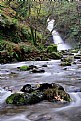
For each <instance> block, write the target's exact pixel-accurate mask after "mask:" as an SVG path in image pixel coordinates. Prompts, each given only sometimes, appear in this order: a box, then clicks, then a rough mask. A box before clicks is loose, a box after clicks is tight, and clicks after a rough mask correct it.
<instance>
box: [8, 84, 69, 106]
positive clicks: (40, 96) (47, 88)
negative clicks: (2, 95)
mask: <svg viewBox="0 0 81 121" xmlns="http://www.w3.org/2000/svg"><path fill="white" fill-rule="evenodd" d="M20 91H22V92H23V93H14V94H11V95H10V96H9V97H8V98H7V99H6V103H7V104H15V105H29V104H35V103H38V102H40V101H43V100H47V101H52V102H57V101H60V102H62V101H66V102H70V101H71V98H70V96H69V94H68V93H66V92H65V91H64V88H63V87H62V86H60V85H59V84H55V83H51V84H49V83H43V84H38V85H35V86H32V85H30V84H26V85H24V86H23V88H22V89H21V90H20Z"/></svg>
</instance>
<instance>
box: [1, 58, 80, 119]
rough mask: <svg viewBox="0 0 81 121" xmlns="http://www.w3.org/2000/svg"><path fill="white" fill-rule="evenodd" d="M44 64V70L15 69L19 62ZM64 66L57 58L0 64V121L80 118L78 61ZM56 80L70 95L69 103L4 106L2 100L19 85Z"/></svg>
mask: <svg viewBox="0 0 81 121" xmlns="http://www.w3.org/2000/svg"><path fill="white" fill-rule="evenodd" d="M32 64H33V65H36V66H38V67H41V66H42V65H43V64H47V67H43V68H44V69H45V73H30V72H29V71H19V70H18V69H17V67H20V66H22V65H32ZM64 68H65V67H61V66H60V60H51V61H42V62H41V61H26V62H19V63H12V64H3V65H0V121H5V120H6V121H81V92H80V91H81V62H80V61H77V64H72V66H67V69H66V70H65V69H64ZM45 82H47V83H51V82H54V83H58V84H60V85H62V86H63V87H64V88H65V90H66V92H68V93H69V94H70V96H71V98H72V102H71V103H68V104H67V103H53V102H47V101H42V102H40V103H37V104H34V105H29V106H14V105H7V104H6V103H5V99H6V98H7V97H8V96H9V95H10V94H11V93H13V92H16V91H19V90H20V89H21V88H22V86H23V85H25V84H27V83H30V84H39V83H45Z"/></svg>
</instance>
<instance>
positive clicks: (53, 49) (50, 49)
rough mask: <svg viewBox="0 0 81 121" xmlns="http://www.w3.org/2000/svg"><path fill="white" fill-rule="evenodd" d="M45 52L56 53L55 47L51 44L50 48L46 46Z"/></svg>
mask: <svg viewBox="0 0 81 121" xmlns="http://www.w3.org/2000/svg"><path fill="white" fill-rule="evenodd" d="M47 52H48V53H51V52H57V45H55V44H51V45H50V46H48V47H47Z"/></svg>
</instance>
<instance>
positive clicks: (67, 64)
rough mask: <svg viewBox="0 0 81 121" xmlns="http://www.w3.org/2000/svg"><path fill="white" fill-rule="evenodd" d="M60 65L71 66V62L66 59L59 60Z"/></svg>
mask: <svg viewBox="0 0 81 121" xmlns="http://www.w3.org/2000/svg"><path fill="white" fill-rule="evenodd" d="M60 65H61V66H71V62H68V61H66V62H61V64H60Z"/></svg>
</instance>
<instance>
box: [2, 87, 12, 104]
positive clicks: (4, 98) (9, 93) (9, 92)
mask: <svg viewBox="0 0 81 121" xmlns="http://www.w3.org/2000/svg"><path fill="white" fill-rule="evenodd" d="M10 95H11V91H6V90H4V89H2V88H1V87H0V104H2V103H3V102H5V100H6V98H7V97H8V96H10Z"/></svg>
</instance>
